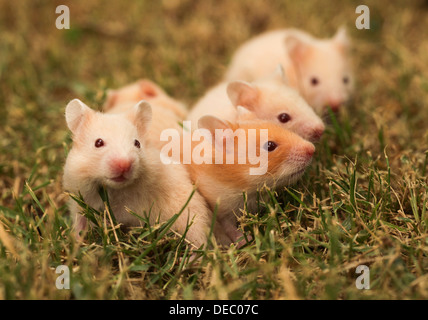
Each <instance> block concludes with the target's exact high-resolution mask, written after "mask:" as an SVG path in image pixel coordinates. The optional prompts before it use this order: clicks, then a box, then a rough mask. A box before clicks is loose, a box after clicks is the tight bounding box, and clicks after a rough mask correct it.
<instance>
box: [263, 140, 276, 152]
mask: <svg viewBox="0 0 428 320" xmlns="http://www.w3.org/2000/svg"><path fill="white" fill-rule="evenodd" d="M263 148H264V149H265V150H267V151H269V152H272V151H274V150H275V149H276V148H278V145H277V144H276V143H275V142H273V141H268V142H266V143H265V145H264V146H263Z"/></svg>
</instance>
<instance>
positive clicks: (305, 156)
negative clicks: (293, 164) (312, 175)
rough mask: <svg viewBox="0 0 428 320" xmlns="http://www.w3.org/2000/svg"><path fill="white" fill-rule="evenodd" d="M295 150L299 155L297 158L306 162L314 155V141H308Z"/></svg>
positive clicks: (295, 153)
mask: <svg viewBox="0 0 428 320" xmlns="http://www.w3.org/2000/svg"><path fill="white" fill-rule="evenodd" d="M294 150H295V151H294V155H295V156H296V157H297V159H299V160H300V161H303V162H305V163H306V162H308V161H309V160H311V158H312V156H313V155H314V153H315V146H314V145H313V144H312V143H310V142H308V141H306V143H305V144H304V145H302V146H299V147H297V148H296V149H294Z"/></svg>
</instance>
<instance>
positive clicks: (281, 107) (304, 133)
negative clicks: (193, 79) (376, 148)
mask: <svg viewBox="0 0 428 320" xmlns="http://www.w3.org/2000/svg"><path fill="white" fill-rule="evenodd" d="M227 92H228V95H229V98H230V100H231V101H232V103H233V105H234V106H235V107H236V108H238V110H241V111H239V112H238V121H239V119H240V118H241V119H247V120H248V119H251V118H259V119H262V120H268V121H271V122H273V123H275V124H278V125H280V126H281V127H283V128H284V129H288V130H290V131H293V132H295V133H297V134H298V135H300V136H301V137H303V138H304V139H306V140H309V141H312V142H317V141H318V140H319V139H320V138H321V136H322V134H323V132H324V129H325V126H324V123H323V121H322V120H321V119H320V117H319V116H318V115H317V114H316V113H315V112H314V110H313V109H312V108H311V107H310V106H309V105H308V104H307V103H306V101H305V100H304V99H303V98H302V97H301V96H300V95H299V93H298V92H297V91H296V90H294V89H292V88H291V87H289V86H287V85H286V79H285V76H284V73H283V71H282V68H279V69H277V70H276V71H275V74H273V75H272V76H271V77H268V78H266V79H262V80H259V81H256V82H253V83H248V82H244V81H234V82H231V83H229V85H228V88H227ZM241 107H242V108H245V109H247V110H248V111H250V113H247V114H246V113H245V112H242V110H243V109H242V108H241Z"/></svg>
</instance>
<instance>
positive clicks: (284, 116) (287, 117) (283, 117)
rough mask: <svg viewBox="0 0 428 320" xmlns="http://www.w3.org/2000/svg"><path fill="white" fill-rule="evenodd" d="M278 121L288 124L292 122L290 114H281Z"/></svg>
mask: <svg viewBox="0 0 428 320" xmlns="http://www.w3.org/2000/svg"><path fill="white" fill-rule="evenodd" d="M278 120H279V122H282V123H286V122H288V121H290V120H291V117H290V115H289V114H288V113H281V114H280V115H279V116H278Z"/></svg>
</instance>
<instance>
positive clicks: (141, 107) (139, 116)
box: [129, 100, 152, 136]
mask: <svg viewBox="0 0 428 320" xmlns="http://www.w3.org/2000/svg"><path fill="white" fill-rule="evenodd" d="M129 113H131V115H130V117H131V119H132V121H133V123H134V124H135V126H136V127H137V130H138V134H139V135H141V136H144V135H145V134H146V132H147V131H148V129H149V127H150V123H151V122H152V107H151V105H150V104H149V103H148V102H147V101H145V100H141V101H140V102H138V103H137V104H136V105H135V106H134V108H133V109H132V110H131V111H129Z"/></svg>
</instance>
